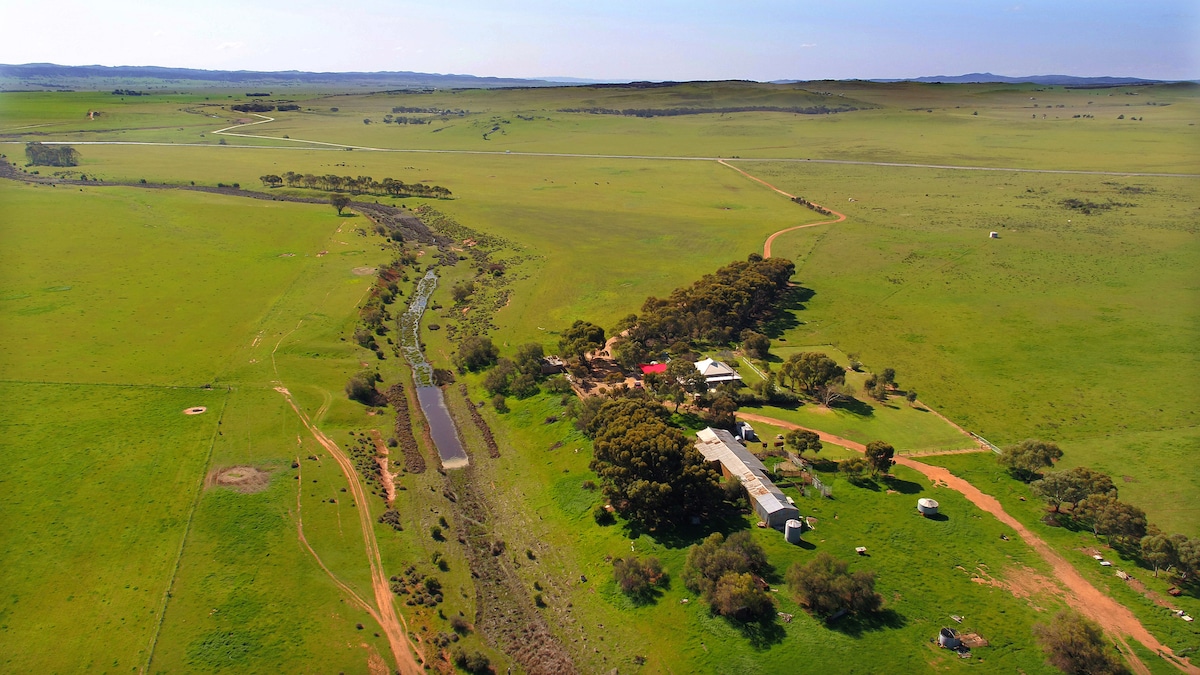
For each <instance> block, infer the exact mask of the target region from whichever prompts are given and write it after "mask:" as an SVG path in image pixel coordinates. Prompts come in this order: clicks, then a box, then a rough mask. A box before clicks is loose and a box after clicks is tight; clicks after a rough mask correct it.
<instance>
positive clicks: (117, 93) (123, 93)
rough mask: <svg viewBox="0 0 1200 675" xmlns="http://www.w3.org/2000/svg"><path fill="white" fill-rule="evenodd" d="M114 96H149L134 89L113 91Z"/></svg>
mask: <svg viewBox="0 0 1200 675" xmlns="http://www.w3.org/2000/svg"><path fill="white" fill-rule="evenodd" d="M112 93H113V96H149V94H147V93H146V92H144V91H136V90H133V89H113V92H112Z"/></svg>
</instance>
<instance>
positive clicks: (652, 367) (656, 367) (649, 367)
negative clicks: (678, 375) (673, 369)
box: [638, 363, 667, 375]
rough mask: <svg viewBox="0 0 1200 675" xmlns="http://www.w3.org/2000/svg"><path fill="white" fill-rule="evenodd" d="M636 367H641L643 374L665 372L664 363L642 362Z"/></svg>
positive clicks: (665, 365)
mask: <svg viewBox="0 0 1200 675" xmlns="http://www.w3.org/2000/svg"><path fill="white" fill-rule="evenodd" d="M638 367H639V368H641V369H642V374H643V375H662V374H664V373H666V372H667V364H665V363H643V364H642V365H640V366H638Z"/></svg>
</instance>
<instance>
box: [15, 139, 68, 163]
mask: <svg viewBox="0 0 1200 675" xmlns="http://www.w3.org/2000/svg"><path fill="white" fill-rule="evenodd" d="M25 157H26V158H28V159H29V164H30V165H32V166H76V165H78V164H79V152H78V151H77V150H76V149H75V148H72V147H71V146H69V145H45V144H42V143H26V144H25Z"/></svg>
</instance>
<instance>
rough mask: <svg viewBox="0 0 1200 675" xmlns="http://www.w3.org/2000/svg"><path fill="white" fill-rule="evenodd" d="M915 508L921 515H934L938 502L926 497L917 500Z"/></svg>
mask: <svg viewBox="0 0 1200 675" xmlns="http://www.w3.org/2000/svg"><path fill="white" fill-rule="evenodd" d="M917 510H918V511H920V512H921V515H923V516H936V515H937V512H938V503H937V502H936V501H934V500H932V499H930V498H928V497H926V498H924V499H918V500H917Z"/></svg>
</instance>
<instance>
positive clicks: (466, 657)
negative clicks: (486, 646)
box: [454, 647, 492, 674]
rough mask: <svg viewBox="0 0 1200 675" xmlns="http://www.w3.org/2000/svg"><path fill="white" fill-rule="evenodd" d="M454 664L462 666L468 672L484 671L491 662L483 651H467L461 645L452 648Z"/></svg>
mask: <svg viewBox="0 0 1200 675" xmlns="http://www.w3.org/2000/svg"><path fill="white" fill-rule="evenodd" d="M454 665H456V666H458V667H459V668H462V669H463V670H465V671H467V672H468V673H476V674H477V673H486V672H488V670H489V669H490V668H491V666H492V662H491V661H490V660H489V659H488V657H487V655H486V654H484V653H483V652H479V651H472V652H468V651H466V650H465V649H463V648H462V647H456V648H455V649H454Z"/></svg>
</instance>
